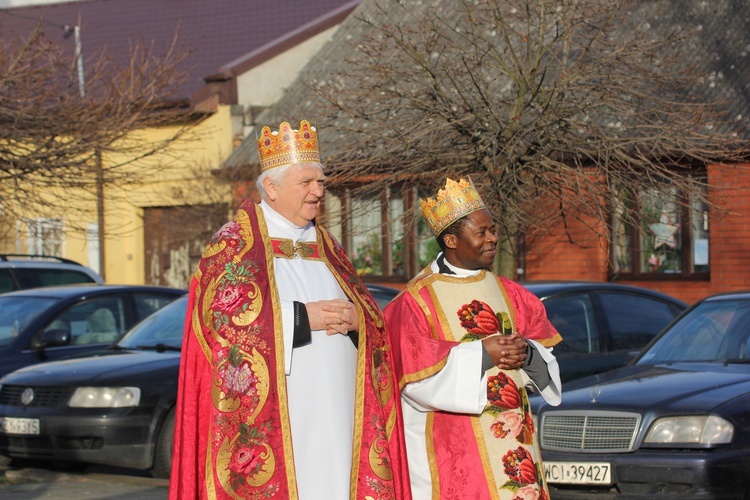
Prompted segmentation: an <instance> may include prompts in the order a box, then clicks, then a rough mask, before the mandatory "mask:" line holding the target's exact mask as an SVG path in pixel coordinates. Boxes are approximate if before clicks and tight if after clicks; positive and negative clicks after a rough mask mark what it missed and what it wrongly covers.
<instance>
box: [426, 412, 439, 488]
mask: <svg viewBox="0 0 750 500" xmlns="http://www.w3.org/2000/svg"><path fill="white" fill-rule="evenodd" d="M434 419H435V412H434V411H431V412H428V413H427V417H426V419H425V426H424V435H425V438H426V439H425V448H427V450H426V451H427V462H428V465H429V467H430V479H431V482H432V500H440V475H439V474H438V466H437V462H436V461H435V442H434V440H433V436H434V431H433V425H434Z"/></svg>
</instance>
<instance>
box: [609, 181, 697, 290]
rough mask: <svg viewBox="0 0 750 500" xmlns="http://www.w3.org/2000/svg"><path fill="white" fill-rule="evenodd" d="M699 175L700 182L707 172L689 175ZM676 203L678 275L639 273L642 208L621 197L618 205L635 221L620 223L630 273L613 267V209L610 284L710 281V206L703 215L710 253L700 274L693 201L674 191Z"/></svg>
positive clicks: (615, 214)
mask: <svg viewBox="0 0 750 500" xmlns="http://www.w3.org/2000/svg"><path fill="white" fill-rule="evenodd" d="M692 175H696V176H699V177H701V178H703V179H705V178H706V172H705V171H703V172H700V173H697V174H692ZM676 200H677V202H678V207H677V209H678V210H679V214H680V220H681V225H680V243H681V247H682V248H681V252H682V253H681V256H680V260H681V271H680V272H674V273H666V272H647V271H646V272H644V271H641V258H642V254H643V250H642V248H641V247H642V243H643V235H644V233H645V232H646V231H648V228H647V227H646V226H645V223H644V221H643V220H642V214H643V209H642V205H641V204H639V203H633V201H632V200H627V199H625V200H623V199H622V198H620V200H618V202H617V203H622V205H623V206H625V210H628V211H629V213H630V216H631V217H633V219H634V221H635V222H629V221H627V220H620V221H619V223H620V224H624V225H625V227H626V233H627V236H628V237H629V245H628V247H627V248H626V249H625V251H626V252H627V254H628V255H629V257H630V263H631V264H630V267H631V269H630V271H621V270H617V269H616V268H615V266H616V258H617V257H616V255H615V253H616V252H617V248H618V247H617V242H616V238H617V237H618V235H617V234H616V231H615V230H614V228H615V226H616V224H617V223H618V222H617V221H616V218H617V217H618V211H617V210H612V211H611V216H610V227H611V228H612V231H611V234H610V238H609V245H610V252H609V257H610V258H609V262H608V266H607V274H608V278H609V281H617V280H638V281H687V280H689V281H710V280H711V257H710V250H711V236H710V220H711V215H710V207H706V212H707V213H708V221H709V226H708V227H709V229H708V231H707V234H708V252H709V259H708V264H707V268H708V269H707V270H706V271H702V270H698V271H696V269H695V264H694V254H695V251H694V248H695V247H694V243H695V238H694V230H693V218H692V215H693V214H692V211H693V209H692V200H690V199H689V196H688V194H687V193H685V192H684V191H677V193H676Z"/></svg>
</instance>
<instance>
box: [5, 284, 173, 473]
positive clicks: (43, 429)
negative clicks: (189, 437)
mask: <svg viewBox="0 0 750 500" xmlns="http://www.w3.org/2000/svg"><path fill="white" fill-rule="evenodd" d="M186 308H187V296H183V297H180V298H178V299H177V300H174V301H173V302H171V303H170V304H168V305H166V306H165V307H163V308H161V309H159V310H158V311H156V312H155V313H154V314H152V315H150V316H149V317H148V318H146V319H145V320H144V321H142V322H141V323H138V324H137V325H136V326H135V327H133V328H132V329H131V330H130V331H129V332H128V333H127V334H126V335H125V336H124V337H123V338H122V339H120V340H119V341H118V342H117V343H115V344H112V345H110V346H109V347H108V348H106V349H102V350H99V351H95V352H93V353H89V354H87V355H85V356H81V357H77V358H72V359H68V360H62V361H54V362H50V363H41V364H38V365H35V366H29V367H26V368H22V369H20V370H17V371H15V372H13V373H10V374H8V375H6V376H5V377H3V378H2V379H0V423H1V424H2V426H1V428H0V455H3V456H8V457H11V458H13V459H15V460H16V461H17V462H20V463H22V462H23V461H37V462H57V463H66V464H80V465H82V466H85V465H86V464H104V465H112V466H119V467H128V468H134V469H147V470H149V471H150V472H151V474H152V475H153V476H155V477H162V478H166V477H169V471H170V468H171V464H172V434H173V431H174V412H175V409H174V408H175V400H176V398H177V373H178V370H179V366H180V347H181V346H182V336H183V330H184V326H185V311H186Z"/></svg>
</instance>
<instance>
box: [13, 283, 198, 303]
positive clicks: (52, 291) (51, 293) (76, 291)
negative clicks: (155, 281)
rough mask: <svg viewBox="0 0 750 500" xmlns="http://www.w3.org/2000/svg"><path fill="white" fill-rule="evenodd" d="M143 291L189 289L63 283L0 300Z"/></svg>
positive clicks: (17, 293) (163, 291)
mask: <svg viewBox="0 0 750 500" xmlns="http://www.w3.org/2000/svg"><path fill="white" fill-rule="evenodd" d="M118 290H122V291H130V292H132V291H143V292H160V293H168V294H175V295H183V294H185V293H187V290H183V289H181V288H171V287H165V286H155V285H88V284H82V285H63V286H50V287H43V288H29V289H26V290H17V291H15V292H8V293H4V294H2V295H0V300H5V299H6V298H8V299H9V298H13V297H53V298H61V299H68V298H71V297H80V296H95V295H99V294H101V293H110V292H112V291H118Z"/></svg>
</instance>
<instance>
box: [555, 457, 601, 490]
mask: <svg viewBox="0 0 750 500" xmlns="http://www.w3.org/2000/svg"><path fill="white" fill-rule="evenodd" d="M543 463H544V475H545V477H546V478H547V482H548V483H559V484H604V485H607V484H612V466H611V465H610V464H608V463H601V462H543Z"/></svg>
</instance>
